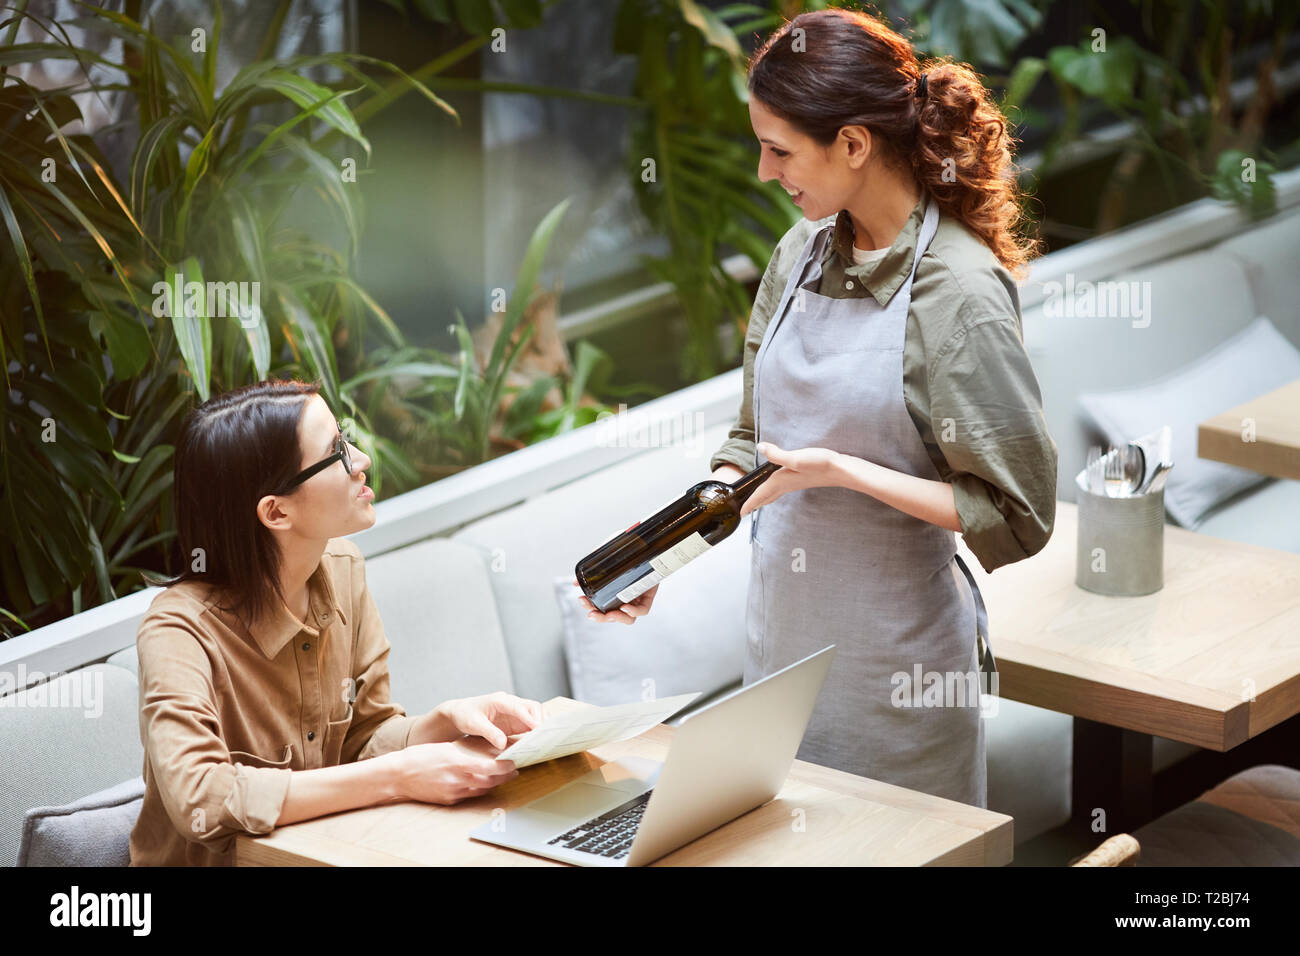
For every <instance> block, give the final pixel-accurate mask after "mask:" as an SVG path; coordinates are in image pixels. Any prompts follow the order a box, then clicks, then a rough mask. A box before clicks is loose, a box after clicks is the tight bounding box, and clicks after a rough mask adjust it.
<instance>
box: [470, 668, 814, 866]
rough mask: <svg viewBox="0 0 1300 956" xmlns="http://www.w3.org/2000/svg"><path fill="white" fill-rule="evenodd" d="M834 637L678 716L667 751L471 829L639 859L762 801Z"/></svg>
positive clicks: (804, 714)
mask: <svg viewBox="0 0 1300 956" xmlns="http://www.w3.org/2000/svg"><path fill="white" fill-rule="evenodd" d="M834 657H835V645H834V644H831V645H830V646H828V647H825V648H823V649H822V650H820V651H818V652H817V653H816V654H813V655H811V656H809V657H805V658H804V659H803V660H801V661H798V662H797V663H794V664H791V665H790V666H789V667H786V668H784V669H783V670H779V671H777V672H776V673H775V674H771V675H769V676H767V677H765V678H763V679H762V680H760V681H756V682H754V683H753V684H750V685H749V686H748V687H742V688H740V689H738V690H735V691H733V692H732V693H730V694H728V695H727V696H725V697H722V698H719V699H718V700H716V701H714V702H713V703H711V704H709V705H708V706H707V707H703V708H701V709H700V710H699V711H698V712H696V713H694V714H691V715H690V716H689V717H687V718H685V719H684V720H683V721H682V722H681V724H679V725H678V727H677V732H676V734H675V735H674V736H673V742H672V745H671V746H670V747H669V749H668V756H667V759H666V760H665V761H664V762H663V763H660V762H659V761H657V760H648V759H646V758H644V757H623V758H620V759H618V760H614V761H610V762H608V763H606V764H604V765H603V766H600V767H598V768H596V769H595V770H593V771H591V772H590V773H587V774H584V775H583V776H581V777H579V778H578V779H577V780H573V781H571V782H569V783H567V784H565V785H564V786H563V787H560V788H559V789H558V790H556V791H554V792H553V793H549V794H547V795H546V796H544V797H542V798H541V799H539V800H534V801H533V802H532V803H529V804H526V805H525V806H523V807H521V808H520V809H518V810H511V811H510V812H509V813H506V814H503V815H497V816H495V817H494V818H493V819H492V820H491V821H489V822H488V823H485V824H483V825H482V826H481V827H478V828H477V829H475V830H473V831H472V832H471V833H470V837H471V838H473V839H475V840H481V841H483V842H484V843H495V844H497V845H499V846H505V847H511V848H512V849H515V850H524V851H526V852H528V853H536V854H538V855H539V856H546V857H550V858H552V859H555V860H563V861H564V862H565V863H577V864H579V865H581V866H642V865H644V864H646V863H650V862H652V861H654V860H657V859H659V857H661V856H663V855H665V854H667V853H671V852H672V851H673V850H676V849H677V848H678V847H680V846H684V845H685V844H687V843H689V842H690V841H692V840H694V839H695V838H696V837H699V836H702V835H704V834H705V833H708V832H709V831H711V830H715V829H717V828H718V827H720V826H722V825H723V824H725V823H729V822H731V821H732V820H734V819H735V818H736V817H738V816H740V815H741V814H742V813H747V812H748V811H750V810H752V809H754V807H757V806H761V805H763V804H764V803H767V802H768V801H769V800H771V799H772V798H773V797H775V796H776V795H777V793H779V792H780V790H781V787H782V785H783V784H784V783H785V778H786V776H787V775H788V774H789V773H790V766H791V765H792V764H793V763H794V757H795V754H796V753H797V752H798V750H799V743H800V741H802V740H803V734H804V730H805V729H807V726H808V720H809V718H810V717H811V716H812V711H813V705H814V704H815V703H816V701H817V695H818V693H820V691H821V687H822V682H823V681H825V679H826V674H827V673H828V672H829V671H830V667H831V661H832V660H833V659H834Z"/></svg>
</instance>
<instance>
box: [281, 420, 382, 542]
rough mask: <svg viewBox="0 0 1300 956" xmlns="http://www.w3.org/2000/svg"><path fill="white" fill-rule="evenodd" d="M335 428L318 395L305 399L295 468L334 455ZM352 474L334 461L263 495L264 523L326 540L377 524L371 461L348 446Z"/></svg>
mask: <svg viewBox="0 0 1300 956" xmlns="http://www.w3.org/2000/svg"><path fill="white" fill-rule="evenodd" d="M338 434H339V424H338V421H337V420H336V419H335V417H334V414H333V413H332V412H331V411H330V410H329V406H328V405H326V404H325V400H324V399H323V398H321V397H320V395H313V396H311V397H310V398H309V399H307V401H306V403H305V405H304V406H303V410H302V417H301V418H300V419H299V422H298V446H299V450H298V457H299V464H298V468H299V470H302V469H306V468H310V467H311V466H312V465H314V464H316V463H317V462H318V461H320V460H322V459H324V458H328V457H329V456H330V455H332V454H333V453H334V451H335V447H334V441H335V439H336V438H337V437H338ZM348 451H349V452H350V453H351V458H352V474H350V475H349V474H348V473H347V469H346V468H345V467H344V465H343V462H341V461H335V462H333V463H332V464H330V465H329V466H328V467H326V468H324V469H323V470H321V471H318V472H317V473H316V474H314V475H312V476H311V477H310V478H308V479H307V480H306V481H304V482H302V483H301V484H300V485H298V486H297V487H296V488H294V489H293V490H292V491H290V492H289V494H287V495H267V496H266V497H264V498H263V499H262V500H261V501H260V502H259V503H258V512H259V514H260V515H261V516H262V521H263V523H264V524H266V525H267V526H268V527H271V528H272V529H273V530H277V531H281V532H290V533H292V534H294V535H295V536H296V537H300V538H308V539H313V540H325V539H328V538H337V537H342V536H344V535H349V534H352V533H354V532H357V531H361V530H363V529H365V528H369V527H370V526H371V525H373V524H374V523H375V509H374V506H373V504H372V502H373V501H374V499H375V494H374V492H373V491H372V490H371V489H370V488H369V487H367V486H366V472H365V469H367V468H369V467H370V465H371V461H370V459H369V458H367V457H366V455H365V453H364V452H363V451H361V449H359V448H357V447H356V446H355V445H349V446H348Z"/></svg>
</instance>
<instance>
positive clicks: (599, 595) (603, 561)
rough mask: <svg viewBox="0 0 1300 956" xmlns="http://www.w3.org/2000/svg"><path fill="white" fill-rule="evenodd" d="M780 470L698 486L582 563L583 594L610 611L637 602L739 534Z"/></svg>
mask: <svg viewBox="0 0 1300 956" xmlns="http://www.w3.org/2000/svg"><path fill="white" fill-rule="evenodd" d="M780 467H781V466H780V465H778V464H775V463H774V462H770V461H769V462H766V463H765V464H762V465H760V466H759V467H757V468H755V469H754V470H753V471H751V472H750V473H749V474H747V475H744V476H742V477H740V478H737V479H736V480H735V481H734V482H732V483H731V484H727V482H725V481H717V480H715V479H709V480H708V481H701V482H700V483H699V484H697V485H692V486H691V487H690V488H689V489H687V491H686V494H684V495H682V496H681V497H680V498H678V499H677V500H676V501H674V502H673V503H672V504H670V505H669V506H668V507H666V508H664V509H663V510H662V511H658V512H656V513H654V514H652V515H651V516H650V517H648V518H646V519H644V520H642V521H638V522H637V523H636V524H634V525H632V527H630V528H628V529H627V530H626V531H624V532H623V533H622V534H619V535H615V536H614V538H613V539H611V540H610V541H607V542H605V544H603V545H601V546H600V547H599V548H597V549H596V550H595V551H593V552H591V554H589V555H587V556H586V557H585V558H583V559H582V560H581V561H579V562H578V565H577V567H576V568H575V569H574V573H575V575H576V577H577V579H578V585H579V586H580V587H581V588H582V593H583V594H585V595H587V597H588V598H589V599H590V600H591V603H592V604H594V605H595V606H596V607H597V608H598V609H599V610H601V611H606V612H607V611H612V610H613V609H614V608H617V607H621V606H622V605H624V604H628V603H630V602H631V601H634V600H636V599H637V598H638V597H640V596H641V595H642V594H644V593H645V592H646V591H649V590H650V589H651V588H652V587H654V586H655V585H656V584H658V583H659V582H660V581H662V580H663V579H664V578H666V577H668V575H670V574H672V573H673V572H674V571H677V570H679V569H681V568H682V567H683V566H684V565H686V564H687V563H689V562H690V561H693V560H694V559H695V558H698V557H699V556H700V555H701V554H703V553H704V552H706V551H708V550H709V548H711V547H713V546H714V545H716V544H717V543H718V542H719V541H721V540H722V539H723V538H725V537H726V536H727V535H729V534H731V532H733V531H735V530H736V527H737V526H738V525H739V524H740V508H741V506H742V505H743V504H744V503H745V502H746V501H747V500H748V499H749V496H750V495H752V494H753V493H754V489H756V488H757V487H758V486H759V485H761V484H762V483H763V482H764V481H766V480H767V478H768V476H769V475H771V474H772V472H774V471H776V470H777V469H778V468H780Z"/></svg>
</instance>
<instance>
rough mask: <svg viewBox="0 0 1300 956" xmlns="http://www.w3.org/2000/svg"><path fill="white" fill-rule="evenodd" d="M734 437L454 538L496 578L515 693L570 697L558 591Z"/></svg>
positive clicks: (677, 450) (685, 449)
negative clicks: (557, 585) (562, 579)
mask: <svg viewBox="0 0 1300 956" xmlns="http://www.w3.org/2000/svg"><path fill="white" fill-rule="evenodd" d="M737 400H739V397H737ZM729 429H730V426H729V425H719V426H717V427H715V428H711V429H708V430H705V431H701V432H699V433H698V434H696V435H695V436H694V442H693V446H681V447H666V448H655V449H652V450H650V451H647V452H645V453H643V454H639V455H634V456H633V457H631V458H629V459H626V460H624V461H621V462H619V463H617V464H615V465H611V466H610V467H608V468H604V469H602V470H600V471H598V472H595V473H594V474H591V475H587V476H586V477H584V478H580V479H578V480H577V481H573V482H570V483H569V484H567V485H564V486H563V487H560V488H557V489H555V490H554V491H550V492H547V493H546V494H545V495H542V496H540V497H539V498H536V499H534V500H532V501H527V502H525V503H523V504H521V505H516V506H515V507H513V508H509V509H507V510H505V511H502V512H499V513H497V514H495V515H491V516H489V517H487V518H484V519H482V520H481V521H476V522H474V523H473V524H470V525H467V526H466V527H465V528H462V529H461V530H460V531H458V532H457V533H456V534H455V535H453V539H454V540H456V541H463V542H465V543H467V544H471V545H474V546H475V547H477V548H478V549H479V551H480V553H481V554H482V556H483V561H484V564H485V566H487V567H488V568H489V569H490V570H489V573H488V578H489V580H490V581H491V583H492V590H493V593H494V594H495V595H496V603H497V611H498V613H499V614H500V615H501V626H502V630H503V632H504V634H505V642H506V648H507V650H508V652H509V656H510V665H511V668H512V670H513V672H514V678H515V688H516V693H518V694H519V695H520V696H522V697H529V698H532V699H534V700H546V699H548V698H550V697H554V696H555V695H557V694H564V695H568V694H569V692H570V687H569V677H568V670H567V668H566V666H565V660H564V637H563V626H562V624H561V622H560V609H559V607H558V606H557V605H556V603H555V591H554V586H553V585H552V581H554V579H555V578H556V577H558V576H560V575H562V574H570V573H571V572H572V570H573V566H574V565H575V564H577V562H578V560H579V559H580V558H582V557H583V555H585V554H588V553H590V552H591V551H594V550H595V549H596V548H598V547H600V545H601V544H603V543H604V542H605V541H607V540H609V538H610V537H611V536H612V535H614V534H616V533H618V532H620V531H623V530H624V529H626V528H627V527H628V525H630V524H632V523H633V522H634V521H636V520H637V519H639V518H643V517H645V516H646V515H649V514H653V513H654V512H655V511H658V510H659V509H660V508H662V507H663V506H664V505H665V504H667V503H668V502H669V501H672V500H673V499H674V498H676V497H677V496H678V495H680V494H681V493H682V492H684V491H685V490H686V489H687V488H689V487H690V486H691V485H693V484H695V483H696V482H697V481H703V480H704V479H706V478H708V477H709V474H710V470H709V458H710V457H711V456H712V455H713V453H714V452H715V451H716V450H717V448H718V446H719V445H721V444H722V442H723V440H724V439H725V438H726V436H727V432H728V431H729ZM683 573H689V572H683ZM633 626H635V625H633ZM737 626H739V627H743V626H744V622H743V620H741V621H739V622H738V625H737Z"/></svg>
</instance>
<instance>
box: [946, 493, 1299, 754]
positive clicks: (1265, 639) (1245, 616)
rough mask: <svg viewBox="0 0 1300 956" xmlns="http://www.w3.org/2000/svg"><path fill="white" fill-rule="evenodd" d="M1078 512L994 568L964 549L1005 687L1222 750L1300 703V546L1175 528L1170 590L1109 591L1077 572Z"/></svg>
mask: <svg viewBox="0 0 1300 956" xmlns="http://www.w3.org/2000/svg"><path fill="white" fill-rule="evenodd" d="M1077 514H1078V512H1077V509H1076V506H1075V505H1074V504H1072V503H1069V502H1063V501H1058V502H1057V503H1056V527H1055V530H1054V531H1053V533H1052V537H1051V540H1049V541H1048V543H1047V546H1046V547H1045V548H1044V549H1043V550H1042V551H1040V552H1039V553H1038V554H1036V555H1034V556H1033V557H1030V558H1026V559H1025V560H1023V561H1019V562H1017V563H1015V564H1009V565H1005V566H1003V567H1001V568H998V569H997V570H995V571H994V572H993V573H992V574H989V573H987V572H985V571H984V569H983V568H981V567H980V566H979V563H978V562H977V561H975V560H974V558H967V564H969V565H970V569H971V573H972V574H973V575H974V576H975V579H976V581H977V583H978V584H979V587H980V592H981V593H982V594H983V596H984V602H985V604H986V606H987V607H988V614H989V636H990V640H991V643H992V646H993V654H994V656H995V657H996V659H997V662H998V669H999V679H998V690H999V692H1000V694H1001V696H1003V697H1007V698H1010V699H1012V700H1019V701H1023V702H1024V703H1027V704H1034V705H1035V706H1038V707H1046V708H1048V709H1049V710H1055V711H1059V712H1061V713H1066V714H1072V715H1074V716H1076V717H1084V718H1087V719H1089V720H1095V721H1100V722H1102V723H1106V724H1111V725H1113V726H1116V727H1124V728H1128V729H1130V730H1136V731H1140V732H1142V733H1147V734H1154V735H1156V736H1160V737H1168V738H1171V739H1173V740H1181V741H1184V742H1186V743H1191V744H1195V745H1197V746H1199V747H1205V748H1208V749H1210V750H1219V751H1223V750H1229V749H1231V748H1232V747H1235V746H1237V745H1238V744H1240V743H1242V742H1243V741H1245V740H1248V739H1249V738H1251V737H1254V736H1255V735H1256V734H1259V733H1260V732H1262V731H1264V730H1267V729H1268V728H1270V727H1272V726H1273V725H1275V724H1278V723H1280V722H1282V721H1283V720H1286V719H1287V718H1288V717H1291V716H1292V715H1294V714H1296V713H1297V712H1300V554H1291V553H1289V552H1285V551H1276V550H1273V549H1271V548H1262V547H1258V546H1256V545H1250V544H1242V543H1240V542H1236V541H1225V540H1223V539H1221V538H1212V537H1209V536H1208V535H1203V534H1198V533H1196V532H1194V531H1187V530H1184V529H1182V528H1177V527H1174V526H1172V525H1166V526H1165V541H1164V552H1165V564H1164V581H1165V583H1164V587H1163V588H1162V589H1161V590H1159V591H1157V592H1155V593H1154V594H1148V595H1145V596H1142V597H1107V596H1104V595H1100V594H1093V593H1091V592H1089V591H1085V590H1083V589H1081V588H1079V587H1077V586H1076V585H1075V583H1074V571H1075V535H1076V531H1077ZM1278 518H1279V520H1288V521H1290V520H1295V516H1294V515H1279V516H1278ZM1251 698H1253V699H1251ZM990 719H994V720H996V719H997V718H996V716H994V717H991V718H990Z"/></svg>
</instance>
